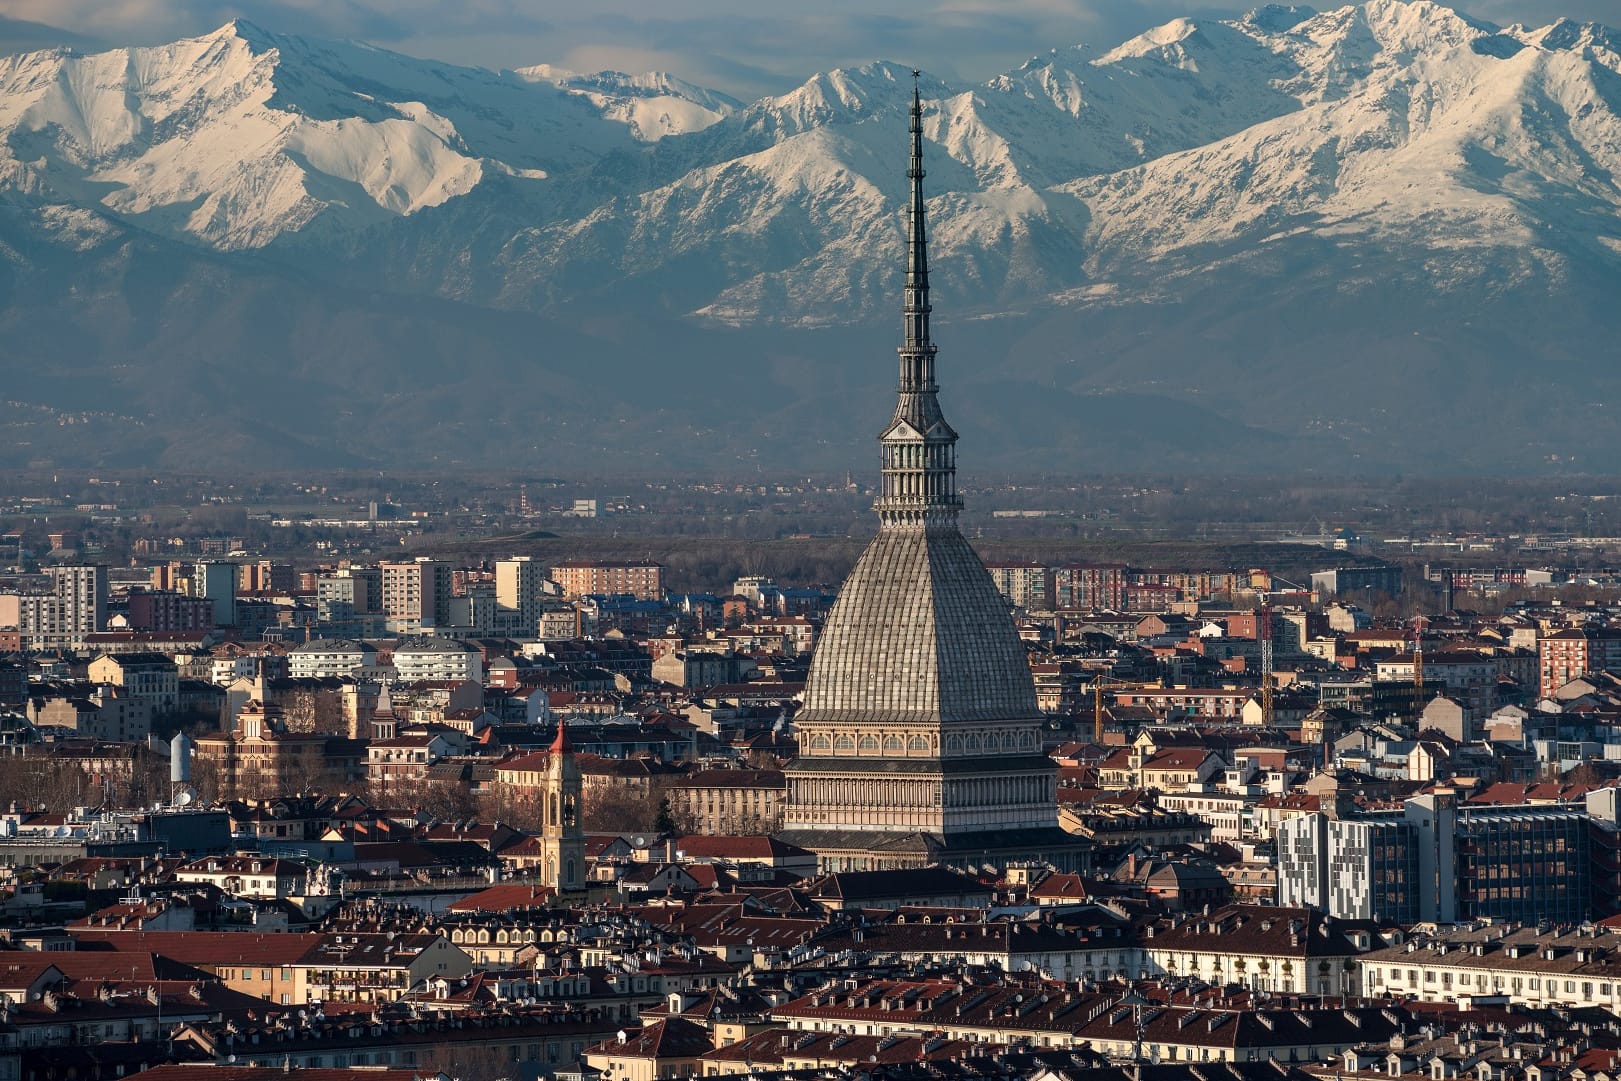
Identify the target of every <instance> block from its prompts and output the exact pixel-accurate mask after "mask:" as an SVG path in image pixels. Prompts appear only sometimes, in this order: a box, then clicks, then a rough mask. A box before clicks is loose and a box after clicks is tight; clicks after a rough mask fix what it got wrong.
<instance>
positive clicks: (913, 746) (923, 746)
mask: <svg viewBox="0 0 1621 1081" xmlns="http://www.w3.org/2000/svg"><path fill="white" fill-rule="evenodd" d="M906 749H907V750H908V751H927V750H928V749H929V741H928V740H927V739H925V738H923V737H922V736H913V737H912V738H911V739H909V740H907V741H906Z"/></svg>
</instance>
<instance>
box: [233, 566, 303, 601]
mask: <svg viewBox="0 0 1621 1081" xmlns="http://www.w3.org/2000/svg"><path fill="white" fill-rule="evenodd" d="M236 584H237V589H238V590H239V591H240V592H243V593H291V592H292V591H293V589H294V587H295V586H296V585H297V577H296V576H295V575H294V574H293V565H292V564H291V563H275V562H272V561H271V560H268V559H259V560H255V561H253V562H252V563H242V564H240V565H239V566H238V568H237V583H236Z"/></svg>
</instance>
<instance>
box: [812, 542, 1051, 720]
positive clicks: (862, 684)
mask: <svg viewBox="0 0 1621 1081" xmlns="http://www.w3.org/2000/svg"><path fill="white" fill-rule="evenodd" d="M1040 715H1041V714H1040V712H1039V711H1038V709H1037V708H1036V691H1035V682H1034V680H1033V679H1032V677H1031V675H1030V666H1029V664H1028V663H1027V662H1026V661H1025V655H1024V646H1023V645H1022V644H1021V643H1020V641H1019V637H1018V634H1017V633H1016V632H1015V630H1014V627H1013V619H1012V617H1011V615H1010V614H1009V612H1008V606H1007V602H1006V601H1005V600H1004V599H1003V597H1002V594H1001V593H1000V592H999V591H998V590H997V588H996V583H995V582H993V581H992V580H991V576H990V573H989V572H987V571H986V570H985V566H984V564H983V563H981V562H980V561H979V557H978V556H977V555H976V554H975V553H974V550H973V548H972V547H970V546H969V544H968V541H967V540H965V539H964V538H963V536H962V534H961V533H959V532H958V531H957V530H956V529H955V528H950V529H930V530H924V529H921V528H919V529H893V528H890V529H883V530H881V531H880V532H879V534H878V535H877V536H876V537H874V538H873V541H872V543H871V544H869V545H868V546H867V550H866V551H865V552H863V553H862V556H861V558H860V560H858V561H857V563H856V565H855V569H854V570H852V571H851V572H850V577H849V578H848V579H846V581H845V583H844V588H843V589H841V590H840V591H839V599H838V601H837V602H836V603H835V604H834V606H833V610H832V611H831V612H830V613H829V614H828V619H827V625H826V626H825V627H824V628H823V630H822V634H821V637H820V638H819V639H818V640H817V643H816V651H815V654H814V655H813V657H812V660H811V669H810V675H809V678H808V680H807V682H806V686H805V709H804V712H803V713H801V714H800V720H802V721H803V720H819V719H828V720H833V719H837V720H851V721H887V722H907V721H910V722H924V723H932V722H938V721H987V720H1012V719H1030V718H1037V717H1039V716H1040Z"/></svg>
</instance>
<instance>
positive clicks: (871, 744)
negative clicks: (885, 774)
mask: <svg viewBox="0 0 1621 1081" xmlns="http://www.w3.org/2000/svg"><path fill="white" fill-rule="evenodd" d="M858 750H860V752H861V753H862V754H866V753H867V752H868V751H872V752H874V753H877V751H878V737H877V736H862V737H861V744H860V746H859V748H858Z"/></svg>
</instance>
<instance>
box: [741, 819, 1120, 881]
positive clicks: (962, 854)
mask: <svg viewBox="0 0 1621 1081" xmlns="http://www.w3.org/2000/svg"><path fill="white" fill-rule="evenodd" d="M773 836H775V837H776V838H777V840H779V841H784V842H786V843H788V844H791V845H797V846H799V847H800V848H804V849H807V850H809V851H811V852H814V853H816V863H817V869H818V870H821V871H884V870H893V869H897V868H908V867H929V866H934V865H940V866H945V867H955V868H958V869H960V870H964V871H971V872H979V871H983V870H985V869H987V868H989V869H991V870H994V871H997V872H1001V871H1004V870H1006V869H1007V868H1008V867H1009V866H1010V865H1014V864H1021V863H1039V864H1049V865H1051V866H1052V867H1054V868H1056V869H1057V870H1059V871H1063V872H1084V871H1090V870H1091V869H1092V842H1091V841H1090V840H1089V839H1087V838H1085V837H1080V836H1077V835H1075V834H1073V833H1067V832H1065V831H1064V830H1061V829H1059V828H1058V827H1057V826H1050V827H1038V828H1035V829H1018V830H981V831H976V832H973V833H954V834H951V835H950V836H944V837H943V836H941V835H940V834H938V833H894V832H885V831H883V830H840V829H790V830H783V831H781V832H779V833H776V834H774V835H773Z"/></svg>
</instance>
